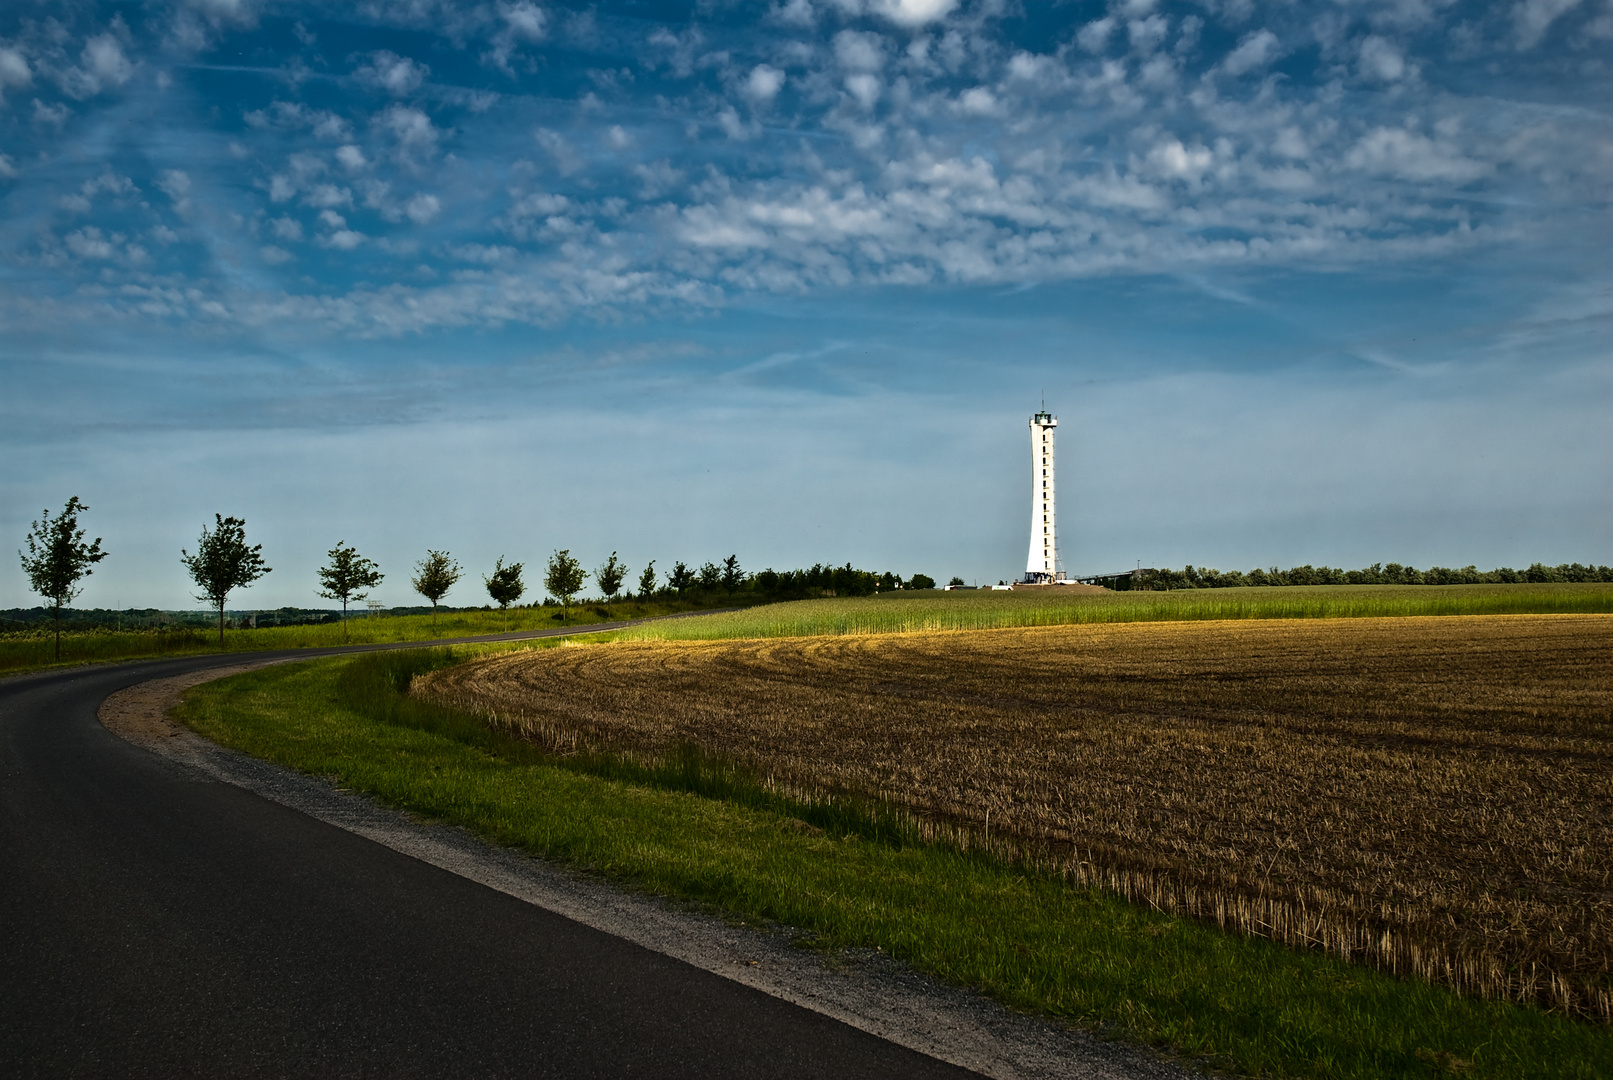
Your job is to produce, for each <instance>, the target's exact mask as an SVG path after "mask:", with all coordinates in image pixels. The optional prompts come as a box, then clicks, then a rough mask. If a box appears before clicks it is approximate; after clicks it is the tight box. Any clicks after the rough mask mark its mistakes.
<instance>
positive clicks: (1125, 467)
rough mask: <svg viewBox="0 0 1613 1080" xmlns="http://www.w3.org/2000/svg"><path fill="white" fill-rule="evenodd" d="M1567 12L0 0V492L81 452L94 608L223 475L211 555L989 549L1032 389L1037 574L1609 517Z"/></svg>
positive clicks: (806, 558)
mask: <svg viewBox="0 0 1613 1080" xmlns="http://www.w3.org/2000/svg"><path fill="white" fill-rule="evenodd" d="M1610 61H1613V0H1516V2H1510V3H1497V4H1478V3H1469V2H1462V0H1457V2H1441V0H1386V2H1381V3H1375V2H1342V0H1340V2H1325V3H1310V4H1304V3H1269V4H1268V3H1260V2H1256V0H1205V2H1195V3H1186V4H1171V3H1162V2H1156V0H1122V2H1112V3H1097V2H1085V3H1059V4H1025V5H1020V4H1013V3H999V2H984V3H977V2H968V0H780V2H775V3H772V4H727V3H704V4H699V3H697V4H653V3H619V4H608V3H601V4H594V5H580V4H579V5H566V4H557V3H546V4H539V3H536V2H530V0H519V2H515V3H509V2H504V0H497V2H492V3H476V4H462V3H434V2H430V0H399V2H385V0H374V2H368V3H357V4H351V5H329V4H297V3H270V2H260V3H253V2H251V0H193V2H190V3H145V4H140V3H121V4H107V3H82V4H77V3H63V2H59V0H58V2H52V3H34V2H30V0H15V2H13V3H10V4H7V5H5V7H4V10H3V11H0V379H3V383H0V386H3V394H0V455H3V458H4V461H5V463H6V467H5V469H4V471H3V475H0V532H4V534H5V535H7V536H10V537H13V543H12V546H13V547H16V546H20V543H21V539H22V535H23V533H24V532H25V531H26V529H27V523H28V521H29V520H30V519H31V518H33V517H36V516H37V515H38V513H39V510H40V509H41V508H43V507H50V508H52V509H53V510H54V509H56V508H59V507H60V506H61V504H62V503H63V502H64V501H65V500H66V498H67V497H68V496H69V495H73V494H77V495H79V496H80V497H81V498H82V499H83V500H84V501H85V502H87V503H88V504H89V505H90V507H91V508H92V509H91V512H90V514H89V515H88V517H87V519H86V523H87V524H88V525H89V526H90V528H91V530H92V533H93V534H98V535H101V536H103V537H105V538H106V545H107V547H108V548H109V549H110V550H111V552H112V556H111V557H110V558H109V559H107V560H106V561H105V562H104V563H102V564H101V565H100V567H99V568H98V569H97V571H96V574H95V576H94V577H92V578H91V579H90V581H89V588H88V589H87V591H86V592H85V594H84V596H83V597H82V598H81V599H80V601H79V603H80V604H81V605H85V606H88V605H106V606H118V607H122V606H130V605H137V606H146V605H153V606H164V607H170V606H186V605H188V603H189V592H190V590H189V588H188V587H187V586H188V583H187V581H186V580H185V577H184V573H183V570H182V568H181V567H180V565H179V563H178V552H179V548H180V547H181V546H184V545H190V544H193V543H194V541H195V538H196V535H197V533H198V532H199V531H200V528H201V525H202V524H203V522H204V521H210V520H211V518H212V514H213V513H214V512H215V511H218V512H222V513H225V514H235V515H239V516H242V517H245V518H246V520H247V523H248V533H249V535H250V536H251V537H252V538H253V539H254V540H258V541H262V542H263V543H264V545H265V554H266V556H267V557H268V560H269V562H270V564H271V565H272V566H274V567H275V572H274V573H273V574H271V575H270V576H269V577H268V578H266V579H264V581H262V582H261V583H260V584H258V585H257V586H255V587H254V588H253V589H252V590H251V591H250V592H246V593H242V594H241V595H240V597H239V601H238V602H239V603H240V604H241V605H242V606H263V607H271V606H276V605H281V604H297V605H311V604H314V603H316V602H317V601H316V599H315V597H314V595H313V590H314V584H313V582H314V575H313V570H314V567H315V566H316V565H317V564H318V563H319V562H320V561H321V559H322V556H323V553H324V551H325V550H326V549H327V548H329V547H331V546H332V545H334V544H335V543H336V542H337V541H338V540H345V541H348V542H350V543H354V544H357V545H358V546H359V548H360V550H361V551H363V552H365V553H367V554H371V555H372V556H373V557H375V558H376V559H378V561H380V562H381V564H382V567H383V569H384V570H386V571H388V572H389V575H390V576H389V579H388V581H387V582H386V583H385V584H384V585H383V586H382V588H381V589H380V590H379V591H378V592H377V597H378V598H379V599H382V600H383V601H385V602H388V603H391V604H403V603H409V602H411V597H410V595H409V593H408V591H407V584H406V580H405V579H406V576H407V569H408V565H409V564H410V563H411V562H413V561H414V560H415V559H417V558H418V557H419V556H420V555H421V554H422V553H423V551H424V550H425V548H427V547H428V546H429V547H436V548H448V549H450V550H452V551H453V552H454V553H455V554H456V555H457V556H458V557H459V558H460V559H461V561H462V562H463V563H465V565H466V566H467V568H469V569H471V570H472V571H475V572H476V573H481V572H485V570H486V569H487V568H488V567H489V566H490V565H491V563H492V561H493V559H494V558H495V557H497V556H499V555H501V554H502V555H505V556H506V557H508V558H511V559H520V560H525V561H527V562H529V563H533V564H536V563H540V562H541V561H542V560H543V559H544V558H545V557H546V556H547V555H548V554H549V552H550V551H551V550H553V549H555V548H560V547H565V548H570V549H571V550H572V551H573V552H575V553H577V554H579V555H580V556H581V557H582V558H583V560H584V562H585V563H586V564H587V565H590V566H592V565H597V564H598V563H599V562H601V561H603V559H604V557H605V556H606V555H608V554H609V553H610V552H611V551H612V550H616V551H618V552H620V553H621V556H622V557H623V558H624V559H626V561H627V562H628V563H629V565H630V567H631V568H632V569H633V571H634V572H635V573H636V571H637V570H638V569H639V568H640V567H641V566H642V565H643V563H644V561H645V560H647V559H651V558H653V559H656V560H657V566H658V568H660V569H661V570H663V571H664V570H665V569H668V568H669V567H670V565H671V563H672V561H673V560H676V559H683V560H686V561H690V562H701V561H704V560H706V559H719V558H721V557H722V556H724V555H727V554H729V553H730V552H733V553H737V554H738V555H739V557H740V560H741V563H742V564H743V565H745V566H746V567H747V568H750V569H760V568H761V567H763V566H766V565H772V566H774V567H780V568H782V567H787V566H796V565H803V564H810V563H812V562H816V561H820V560H825V561H836V562H844V561H847V560H849V561H851V562H853V563H855V564H857V565H859V566H865V567H869V568H873V569H887V568H888V569H891V570H894V571H896V572H898V573H902V574H910V573H912V572H914V571H923V572H926V573H929V574H931V575H933V576H936V577H940V578H945V577H948V576H951V575H952V574H960V575H962V576H964V577H966V578H979V579H981V580H992V581H995V580H997V579H998V578H1001V577H1010V576H1012V575H1014V574H1015V573H1017V572H1018V571H1019V570H1021V569H1022V567H1023V558H1024V551H1025V547H1026V537H1025V525H1026V519H1027V516H1028V507H1029V501H1030V494H1029V491H1028V490H1027V487H1026V485H1025V483H1024V479H1025V474H1026V467H1025V466H1026V461H1025V459H1026V457H1027V456H1028V435H1027V432H1026V421H1027V418H1028V416H1029V414H1030V413H1031V412H1032V411H1034V410H1035V409H1036V408H1037V407H1038V406H1039V405H1040V403H1041V402H1042V400H1043V396H1044V395H1045V400H1046V403H1047V407H1048V408H1049V409H1050V410H1051V411H1053V412H1055V413H1057V414H1058V416H1059V418H1060V462H1059V464H1060V479H1061V482H1060V488H1061V490H1060V532H1061V537H1060V546H1061V548H1062V553H1063V558H1064V562H1065V565H1066V567H1067V568H1068V569H1069V570H1070V571H1072V572H1098V571H1109V570H1115V569H1120V568H1123V567H1127V566H1131V565H1134V564H1135V563H1136V562H1138V561H1141V562H1142V563H1143V564H1144V565H1157V566H1166V565H1170V566H1180V565H1182V564H1184V563H1194V564H1198V565H1211V566H1218V567H1221V568H1223V569H1232V568H1237V569H1248V568H1251V567H1253V566H1257V565H1260V566H1264V565H1272V564H1280V565H1289V564H1293V563H1300V562H1312V563H1322V562H1325V563H1329V564H1332V565H1346V566H1355V565H1362V564H1365V563H1370V562H1374V561H1391V560H1394V561H1400V562H1408V563H1412V564H1415V565H1419V566H1425V565H1428V564H1431V563H1437V564H1443V565H1463V564H1467V563H1476V564H1478V565H1480V566H1481V567H1489V566H1493V565H1497V564H1506V565H1519V564H1527V563H1529V562H1532V561H1535V560H1537V559H1538V560H1542V561H1547V562H1559V561H1572V560H1579V561H1585V560H1591V561H1598V562H1604V563H1605V562H1609V561H1613V500H1610V495H1613V438H1610V436H1609V434H1608V432H1609V429H1610V427H1613V425H1610V424H1609V422H1608V417H1609V416H1613V355H1610V353H1613V349H1610V343H1613V334H1610V331H1613V260H1610V259H1609V258H1608V251H1609V240H1610V239H1613V235H1610V233H1613V230H1610V228H1609V209H1610V206H1609V192H1610V183H1613V117H1610V111H1613V109H1610V104H1613V66H1610ZM534 576H535V575H534ZM474 581H475V579H474V578H473V579H472V582H474ZM484 599H485V598H484V597H483V596H482V595H481V590H480V586H479V583H476V584H474V587H473V585H472V584H469V583H467V584H465V585H461V586H460V587H459V588H458V589H457V590H456V591H455V592H454V593H453V594H450V597H449V602H459V603H480V602H483V600H484ZM34 602H35V599H34V598H33V597H32V596H31V594H29V593H28V592H27V590H26V581H25V579H24V577H23V576H22V574H21V572H20V569H19V568H18V567H17V565H16V563H15V561H11V562H8V563H6V564H5V568H4V569H0V605H4V606H10V605H24V604H32V603H34Z"/></svg>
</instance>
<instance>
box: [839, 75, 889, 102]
mask: <svg viewBox="0 0 1613 1080" xmlns="http://www.w3.org/2000/svg"><path fill="white" fill-rule="evenodd" d="M880 89H881V84H880V81H879V76H878V75H869V74H868V73H866V72H862V73H860V74H857V75H847V76H846V92H847V93H849V94H850V95H851V96H852V97H854V98H856V99H857V103H858V104H859V105H861V106H862V107H863V108H865V109H872V108H873V107H874V103H875V102H877V101H878V100H879V92H880Z"/></svg>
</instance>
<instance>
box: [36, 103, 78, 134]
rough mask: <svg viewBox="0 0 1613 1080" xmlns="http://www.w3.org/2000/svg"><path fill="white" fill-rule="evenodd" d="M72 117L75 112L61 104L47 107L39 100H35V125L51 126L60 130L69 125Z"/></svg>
mask: <svg viewBox="0 0 1613 1080" xmlns="http://www.w3.org/2000/svg"><path fill="white" fill-rule="evenodd" d="M72 115H73V110H72V109H69V108H68V107H67V106H66V105H63V104H62V103H61V102H57V103H56V104H54V105H47V104H45V103H44V102H43V101H40V100H39V99H38V98H34V123H36V124H49V125H51V126H52V127H55V128H60V127H61V126H62V125H63V124H65V123H67V120H68V117H70V116H72Z"/></svg>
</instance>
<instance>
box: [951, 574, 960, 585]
mask: <svg viewBox="0 0 1613 1080" xmlns="http://www.w3.org/2000/svg"><path fill="white" fill-rule="evenodd" d="M947 584H948V585H962V584H963V579H962V578H961V577H958V576H957V575H953V578H952V580H951V581H949V582H947Z"/></svg>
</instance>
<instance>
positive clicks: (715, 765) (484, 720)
mask: <svg viewBox="0 0 1613 1080" xmlns="http://www.w3.org/2000/svg"><path fill="white" fill-rule="evenodd" d="M476 651H480V650H476ZM471 652H472V650H468V649H454V648H451V647H450V648H437V649H408V650H405V651H400V652H383V653H371V654H369V655H367V656H360V657H358V658H356V659H354V660H353V661H351V662H350V663H348V664H347V665H346V666H345V667H344V668H343V669H342V672H341V675H340V676H339V677H338V678H337V680H336V688H337V696H336V700H337V701H338V702H339V703H340V704H341V705H343V706H344V707H346V708H349V709H351V710H353V712H355V713H357V714H358V715H360V716H364V717H367V718H368V719H371V720H375V721H377V722H379V723H383V724H392V725H395V726H397V727H406V728H414V729H416V730H418V731H428V732H431V733H432V734H434V735H440V736H442V737H444V738H447V739H452V740H454V741H455V742H458V743H462V744H464V745H465V746H470V747H474V748H475V749H477V750H480V751H482V752H483V753H486V754H490V755H493V756H496V757H499V758H501V759H505V760H509V761H511V762H515V763H518V764H523V765H548V766H551V767H554V768H560V769H565V770H566V771H568V772H574V773H580V774H583V775H586V776H594V777H598V778H600V779H604V780H612V781H616V782H619V783H625V784H635V785H639V786H641V787H650V788H656V789H658V790H661V791H679V792H686V793H688V794H691V795H699V796H701V797H702V798H707V799H721V800H723V801H725V802H731V803H734V804H735V805H738V806H743V807H746V808H747V809H751V810H760V811H765V812H767V813H773V814H779V815H782V816H784V817H786V818H791V819H794V820H796V821H800V822H802V823H804V824H805V825H807V826H809V827H810V828H811V829H815V830H820V831H822V832H824V833H827V834H829V835H831V836H837V837H847V836H856V837H860V838H862V839H864V840H872V841H875V842H878V843H883V844H889V845H892V846H894V847H898V848H900V847H901V846H902V845H903V844H910V843H916V842H918V841H919V840H920V838H921V837H920V829H919V825H918V822H917V820H916V819H915V818H914V817H913V816H912V815H911V814H908V813H906V812H904V811H902V810H900V809H898V808H896V807H894V806H892V805H890V804H888V803H883V802H878V801H873V800H868V799H864V798H859V797H857V796H855V795H848V794H833V793H829V794H824V795H822V796H808V797H804V798H803V797H797V796H795V795H792V794H790V793H787V792H786V791H785V790H783V789H782V788H781V787H780V786H779V785H777V784H774V783H770V782H768V781H766V780H764V779H762V778H760V777H758V776H757V775H756V773H755V772H754V771H753V770H751V769H750V768H749V767H747V766H745V765H743V764H740V763H738V762H736V761H733V760H730V759H728V758H726V757H722V756H719V755H716V754H713V753H710V752H708V751H707V750H706V749H704V748H703V747H701V746H699V745H698V744H696V743H693V742H682V743H679V744H677V745H675V746H673V747H671V748H670V749H669V752H667V753H665V754H657V755H642V754H639V755H635V754H630V753H620V752H610V751H606V750H597V749H594V750H585V751H583V752H577V751H576V750H575V749H574V748H571V747H567V748H561V747H558V746H554V745H552V744H549V745H546V744H545V743H543V742H542V741H541V740H536V741H535V740H534V739H532V738H531V737H524V736H523V735H521V734H518V733H517V729H516V728H515V727H513V726H512V725H511V724H509V723H508V722H506V720H505V718H502V717H498V716H493V715H489V714H486V713H484V712H480V711H473V710H464V709H458V708H454V707H452V706H445V705H442V704H439V703H436V702H433V701H429V700H424V699H421V698H417V697H411V696H409V693H408V692H409V687H410V684H411V683H413V681H414V680H415V679H416V678H419V677H420V676H423V675H427V674H430V673H431V672H433V671H439V670H441V669H443V668H447V667H452V666H453V665H455V664H458V663H460V662H462V661H464V660H465V659H467V658H468V657H469V656H470V655H471Z"/></svg>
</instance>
